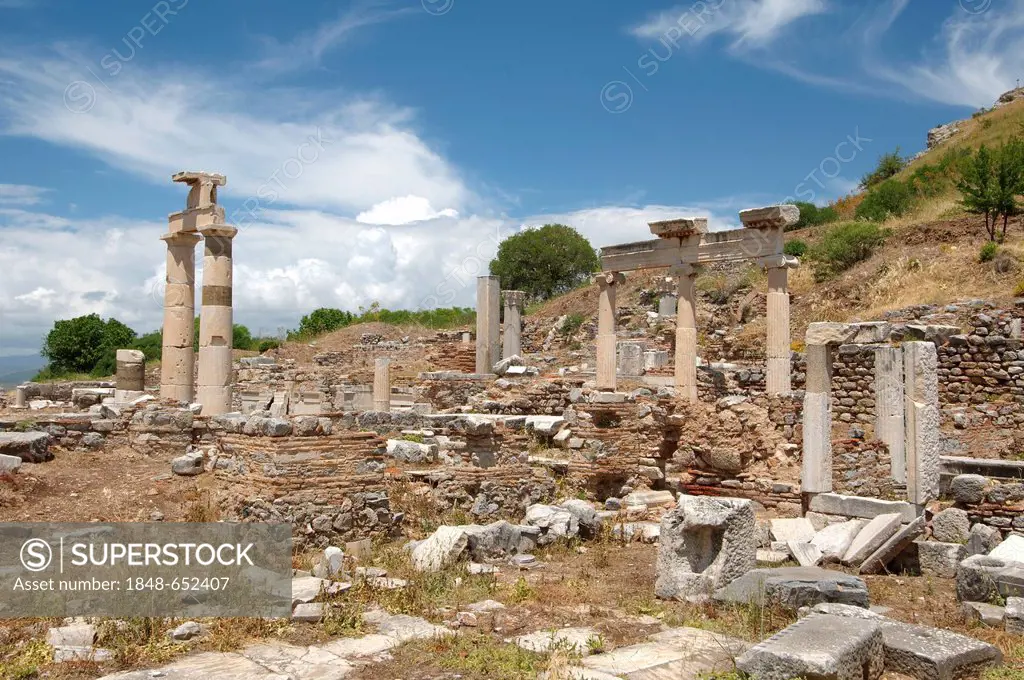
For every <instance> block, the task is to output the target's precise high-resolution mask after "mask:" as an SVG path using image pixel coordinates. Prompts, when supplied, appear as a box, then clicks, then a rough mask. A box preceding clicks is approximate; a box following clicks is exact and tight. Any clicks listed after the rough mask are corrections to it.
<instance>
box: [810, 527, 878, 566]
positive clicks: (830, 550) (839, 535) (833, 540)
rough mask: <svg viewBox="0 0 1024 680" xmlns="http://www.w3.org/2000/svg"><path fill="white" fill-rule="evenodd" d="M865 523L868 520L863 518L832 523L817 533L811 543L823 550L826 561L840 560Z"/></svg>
mask: <svg viewBox="0 0 1024 680" xmlns="http://www.w3.org/2000/svg"><path fill="white" fill-rule="evenodd" d="M865 524H867V522H866V521H864V520H862V519H851V520H849V521H846V522H838V523H836V524H830V525H828V526H827V527H825V528H824V529H822V530H821V531H818V532H817V533H815V534H814V538H812V539H811V543H812V544H813V545H815V546H816V547H817V548H818V550H820V551H821V552H822V559H824V560H825V561H826V562H839V561H840V560H842V559H843V555H845V554H846V551H847V550H849V549H850V544H851V543H853V539H854V538H856V536H857V534H858V533H860V530H861V529H863V528H864V525H865Z"/></svg>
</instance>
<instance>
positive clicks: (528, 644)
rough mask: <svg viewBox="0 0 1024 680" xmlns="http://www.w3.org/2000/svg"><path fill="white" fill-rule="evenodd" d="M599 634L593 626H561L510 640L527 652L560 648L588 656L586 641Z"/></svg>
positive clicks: (588, 649)
mask: <svg viewBox="0 0 1024 680" xmlns="http://www.w3.org/2000/svg"><path fill="white" fill-rule="evenodd" d="M600 635H601V634H600V633H599V632H597V631H596V630H594V629H593V628H561V629H559V630H538V631H535V632H533V633H528V634H526V635H520V636H519V637H517V638H515V639H513V640H512V642H513V643H514V644H515V645H517V646H519V647H522V648H523V649H525V650H527V651H529V652H537V653H538V654H544V653H546V652H549V651H551V650H552V649H559V648H561V649H565V650H566V651H570V650H571V651H574V652H576V653H578V654H580V655H581V656H588V655H589V654H590V646H589V645H588V644H587V642H588V641H589V640H591V639H597V638H599V637H600Z"/></svg>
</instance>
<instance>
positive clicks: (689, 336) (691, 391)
mask: <svg viewBox="0 0 1024 680" xmlns="http://www.w3.org/2000/svg"><path fill="white" fill-rule="evenodd" d="M698 274H700V268H698V267H695V266H693V265H690V264H683V265H679V266H678V267H674V268H673V269H672V277H673V278H674V279H675V280H676V283H677V286H678V288H677V292H678V307H677V310H676V356H675V370H676V372H675V382H676V389H677V390H678V391H679V393H680V396H681V397H682V398H683V399H686V400H687V401H697V294H696V290H695V287H694V282H695V281H696V280H697V275H698Z"/></svg>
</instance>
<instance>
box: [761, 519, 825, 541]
mask: <svg viewBox="0 0 1024 680" xmlns="http://www.w3.org/2000/svg"><path fill="white" fill-rule="evenodd" d="M771 531H772V537H773V538H774V539H775V540H776V541H781V542H783V543H791V542H794V543H807V542H809V541H810V540H811V539H812V538H814V533H815V532H814V525H813V524H811V521H810V520H809V519H806V518H804V517H796V518H793V519H773V520H771Z"/></svg>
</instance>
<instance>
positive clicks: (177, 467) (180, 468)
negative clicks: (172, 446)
mask: <svg viewBox="0 0 1024 680" xmlns="http://www.w3.org/2000/svg"><path fill="white" fill-rule="evenodd" d="M203 460H204V457H203V452H202V451H189V452H188V453H186V454H185V455H184V456H178V457H177V458H175V459H174V460H172V461H171V472H173V473H174V474H176V475H181V476H182V477H194V476H196V475H200V474H202V473H203Z"/></svg>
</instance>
